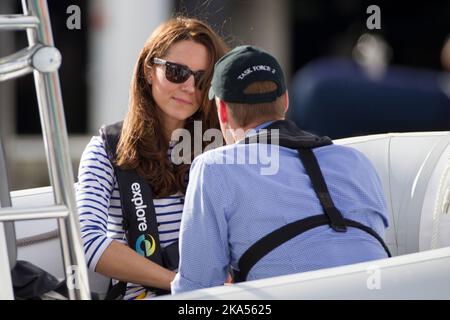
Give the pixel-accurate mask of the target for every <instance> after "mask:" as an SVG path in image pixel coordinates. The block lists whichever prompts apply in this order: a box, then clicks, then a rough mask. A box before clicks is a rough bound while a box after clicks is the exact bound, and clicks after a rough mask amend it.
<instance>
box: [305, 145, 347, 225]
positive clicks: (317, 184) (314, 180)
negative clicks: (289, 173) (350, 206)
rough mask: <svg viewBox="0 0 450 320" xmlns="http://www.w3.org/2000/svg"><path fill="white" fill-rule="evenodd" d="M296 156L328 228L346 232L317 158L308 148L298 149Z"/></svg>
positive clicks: (342, 219)
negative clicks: (323, 213) (327, 222)
mask: <svg viewBox="0 0 450 320" xmlns="http://www.w3.org/2000/svg"><path fill="white" fill-rule="evenodd" d="M297 152H298V156H299V158H300V160H301V161H302V163H303V166H304V167H305V171H306V173H307V174H308V176H309V178H310V180H311V184H312V186H313V189H314V191H315V192H316V195H317V197H318V198H319V201H320V204H321V206H322V208H323V210H324V212H325V214H326V215H327V216H328V218H329V219H330V226H331V227H332V228H333V230H334V231H337V232H346V231H347V228H346V226H345V223H344V218H343V217H342V214H341V213H340V212H339V210H338V209H337V208H336V207H335V205H334V202H333V199H331V196H330V192H329V191H328V187H327V184H326V183H325V179H324V178H323V174H322V171H321V170H320V166H319V163H318V162H317V158H316V156H315V155H314V153H313V151H312V150H311V149H309V148H300V149H298V150H297Z"/></svg>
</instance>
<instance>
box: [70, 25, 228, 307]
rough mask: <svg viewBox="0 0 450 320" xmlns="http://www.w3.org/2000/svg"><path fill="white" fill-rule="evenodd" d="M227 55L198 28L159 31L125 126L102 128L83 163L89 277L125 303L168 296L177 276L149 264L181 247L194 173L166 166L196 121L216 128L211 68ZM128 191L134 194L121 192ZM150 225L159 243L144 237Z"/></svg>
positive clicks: (140, 64) (81, 197)
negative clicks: (106, 282) (102, 279)
mask: <svg viewBox="0 0 450 320" xmlns="http://www.w3.org/2000/svg"><path fill="white" fill-rule="evenodd" d="M226 51H227V46H226V45H225V43H224V42H223V40H222V39H221V38H220V37H219V36H218V35H217V34H216V33H214V31H213V30H212V29H211V28H210V27H209V26H208V25H207V24H205V23H203V22H201V21H199V20H197V19H190V18H184V17H179V18H174V19H170V20H169V21H167V22H165V23H163V24H162V25H160V26H159V27H158V28H157V29H156V30H155V31H154V32H153V33H152V35H151V36H150V38H149V39H148V40H147V41H146V43H145V45H144V47H143V49H142V51H141V53H140V54H139V58H138V61H137V63H136V67H135V71H134V75H133V78H132V81H131V86H130V99H129V110H128V113H127V115H126V118H125V120H124V121H123V124H122V123H119V124H116V125H114V126H109V127H105V128H103V130H102V131H101V133H102V135H101V136H96V137H93V138H92V140H91V141H90V142H89V144H88V145H87V147H86V149H85V151H84V153H83V155H82V158H81V162H80V167H79V174H78V183H77V193H76V195H77V207H78V210H79V214H80V225H81V234H82V238H83V242H84V251H85V255H86V261H87V264H88V267H89V268H90V269H91V270H94V271H96V272H98V273H101V274H103V275H106V276H108V277H110V278H112V279H116V280H115V281H114V282H115V283H117V281H120V282H119V284H120V283H121V284H124V286H122V287H123V288H122V289H120V290H119V291H121V292H120V295H122V296H123V298H124V299H136V298H144V297H148V296H151V295H154V294H155V292H156V291H157V290H158V289H163V290H170V282H171V281H172V280H173V278H174V276H175V273H174V271H173V270H169V269H168V268H165V267H164V266H166V265H167V264H166V263H165V261H166V260H167V259H166V258H164V256H160V257H159V260H158V259H157V258H155V257H157V253H158V251H160V250H159V249H160V248H162V250H161V251H164V250H163V249H164V248H170V246H171V245H172V244H173V243H176V242H177V241H178V233H179V227H180V221H181V212H182V209H183V202H184V192H185V190H186V185H187V174H188V171H189V167H190V165H189V163H182V164H174V163H173V162H172V161H171V159H172V157H171V156H170V154H171V150H172V148H173V147H174V145H175V144H176V143H177V142H178V141H173V140H171V139H172V134H173V132H174V131H175V130H177V129H186V130H188V131H189V132H191V133H193V128H194V121H201V123H202V130H203V131H205V130H207V129H209V128H218V122H217V118H216V117H217V116H216V113H215V112H214V110H213V109H212V108H213V105H212V102H211V101H209V100H208V97H207V95H208V94H207V89H208V88H209V84H210V81H211V77H212V73H213V68H214V63H215V62H216V61H217V60H218V59H219V58H220V57H221V56H223V55H224V54H225V52H226ZM108 130H109V131H108ZM111 137H113V138H112V140H111V141H115V142H116V143H114V142H113V143H112V144H111V143H110V141H109V139H110V138H111ZM114 139H116V140H114ZM193 151H195V149H194V150H193ZM193 153H194V152H192V154H191V156H190V157H188V158H190V159H192V158H193V157H194V154H193ZM121 177H125V178H121ZM127 179H128V180H127ZM133 179H135V180H136V181H140V180H139V179H142V181H144V183H141V184H137V183H136V182H135V180H133ZM118 181H119V182H120V183H118ZM122 181H125V182H123V183H122ZM130 181H131V182H130ZM126 183H129V185H128V186H129V188H131V190H129V189H127V190H125V189H123V188H124V185H125V186H126V185H127V184H126ZM147 186H148V187H149V189H145V188H147ZM124 190H125V191H124ZM146 190H147V191H149V192H147V191H146ZM128 193H129V194H128ZM149 194H150V198H148V197H149ZM145 199H150V201H151V203H150V204H149V205H147V204H144V203H145V201H146V200H145ZM148 207H152V208H151V209H154V210H153V211H152V210H150V211H149V212H150V213H149V212H147V211H148V209H149V208H148ZM146 210H147V211H146ZM129 212H131V215H129V214H128V213H129ZM130 216H134V217H132V218H127V217H130ZM154 216H156V220H155V225H156V226H157V227H155V228H154V230H156V229H157V231H155V232H156V235H154V234H153V235H152V234H151V232H150V231H151V226H150V225H151V221H150V220H151V219H154ZM133 219H134V220H133ZM133 227H135V228H136V232H141V233H142V234H139V233H138V236H139V235H140V236H139V237H137V236H133V232H134V231H133V232H132V231H131V229H132V228H133ZM133 237H134V238H133ZM155 239H156V240H155ZM176 251H177V250H176ZM155 259H156V260H155ZM161 259H162V261H161ZM116 288H117V286H116ZM153 289H155V290H153Z"/></svg>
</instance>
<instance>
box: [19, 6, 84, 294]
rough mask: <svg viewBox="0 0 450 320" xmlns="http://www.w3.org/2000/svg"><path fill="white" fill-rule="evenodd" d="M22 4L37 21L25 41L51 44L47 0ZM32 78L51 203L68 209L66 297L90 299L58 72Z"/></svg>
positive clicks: (63, 231) (63, 235) (63, 226)
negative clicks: (36, 24)
mask: <svg viewBox="0 0 450 320" xmlns="http://www.w3.org/2000/svg"><path fill="white" fill-rule="evenodd" d="M22 7H23V11H24V14H25V15H28V16H35V17H37V18H38V20H39V21H40V24H39V26H38V27H37V28H36V29H27V35H28V42H29V45H30V46H33V45H35V44H37V43H41V44H43V45H44V46H48V47H53V46H54V43H53V36H52V30H51V25H50V17H49V12H48V7H47V2H46V1H43V0H22ZM34 80H35V84H36V92H37V96H38V104H39V111H40V118H41V125H42V132H43V136H44V144H45V151H46V157H47V162H48V164H49V175H50V181H51V184H52V186H53V190H54V195H55V203H56V205H65V206H67V208H68V211H69V215H68V216H67V217H66V218H59V219H58V225H59V229H60V239H61V247H62V253H63V263H64V268H65V270H64V271H65V273H66V279H68V280H69V279H75V286H72V285H68V288H69V298H70V299H90V292H89V283H88V274H87V269H86V261H85V257H84V251H83V247H82V242H81V237H80V225H79V221H78V213H77V208H76V203H75V195H74V189H73V181H74V177H73V171H72V164H71V161H70V156H69V147H68V145H69V143H68V138H67V129H66V123H65V117H64V109H63V103H62V96H61V88H60V82H59V76H58V72H57V70H54V71H52V72H44V73H43V72H39V71H37V70H35V71H34ZM73 270H76V272H75V274H72V271H73ZM68 284H69V283H68Z"/></svg>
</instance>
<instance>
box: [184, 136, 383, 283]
mask: <svg viewBox="0 0 450 320" xmlns="http://www.w3.org/2000/svg"><path fill="white" fill-rule="evenodd" d="M252 148H254V150H252V151H250V149H252ZM255 148H258V151H259V152H256V151H255V150H256V149H255ZM266 148H269V146H268V145H257V144H250V145H245V144H234V145H229V146H226V147H222V148H219V149H216V150H212V151H210V152H207V153H205V154H203V155H201V156H200V157H199V158H197V159H196V160H195V161H194V164H193V167H192V169H191V175H190V176H191V179H193V180H196V179H200V180H201V181H195V182H194V181H192V180H191V183H190V186H191V185H192V186H197V187H196V188H198V190H195V191H194V192H192V191H193V190H191V192H189V191H188V193H187V194H188V195H191V197H189V198H188V197H187V198H186V202H185V212H184V213H185V214H187V215H189V216H190V218H189V219H187V220H186V223H184V222H182V223H184V228H187V229H189V227H190V225H191V226H192V225H196V228H197V229H198V228H199V226H198V225H199V224H201V225H202V226H203V227H202V229H203V230H205V233H202V234H201V235H200V234H197V236H198V237H199V238H196V235H195V234H193V233H190V236H191V237H192V238H191V237H190V238H189V239H187V238H185V241H188V242H189V243H197V246H195V249H193V250H194V251H197V250H198V251H199V252H202V255H203V256H205V257H210V261H211V263H212V264H213V266H215V267H216V269H215V268H211V265H210V266H209V267H208V270H214V271H212V272H217V274H218V275H212V274H207V273H208V272H210V271H205V270H202V267H201V265H198V266H197V265H196V262H195V261H194V259H195V258H194V257H195V254H194V252H192V254H193V256H192V259H190V258H186V259H184V261H181V265H180V274H181V275H183V269H184V268H194V269H195V268H198V270H199V273H198V278H197V279H191V280H192V281H193V282H197V283H199V284H201V286H211V285H218V284H220V281H222V279H221V277H222V274H221V273H223V272H224V271H223V263H228V262H230V263H231V265H232V266H233V267H234V268H237V264H238V261H239V258H240V257H241V256H242V254H243V253H244V252H245V251H246V250H247V249H248V248H249V247H250V246H251V245H252V244H254V243H255V242H256V241H257V240H259V239H260V238H262V237H263V236H265V235H267V234H269V233H271V232H272V231H274V230H276V229H278V228H280V227H282V226H284V225H286V224H288V223H291V222H294V221H296V220H299V219H303V218H306V217H308V216H312V215H319V214H323V209H322V207H321V206H320V202H319V200H318V198H317V196H316V194H315V192H314V191H313V189H312V187H311V181H310V179H309V177H308V176H307V174H306V172H305V170H304V168H303V165H302V163H301V162H300V160H299V158H298V154H297V151H296V150H292V149H287V148H284V147H277V146H270V148H271V151H272V152H276V151H277V150H278V148H279V154H278V156H279V158H278V159H277V157H273V156H272V157H271V160H272V161H273V160H274V159H275V160H278V161H279V163H278V164H274V163H271V164H270V166H271V167H272V169H273V168H274V166H277V165H278V167H277V169H278V170H277V173H276V174H273V175H262V174H261V172H262V169H263V168H266V169H267V168H268V166H269V164H268V162H264V161H265V160H267V159H268V158H267V157H264V156H262V157H260V156H257V157H256V159H257V161H258V162H255V161H254V160H255V157H253V158H252V157H251V156H250V154H253V156H254V155H255V154H259V155H266V154H272V155H275V154H276V153H271V152H268V151H267V149H266ZM249 151H250V152H249ZM314 154H315V155H316V157H317V159H318V162H319V165H320V167H321V170H322V173H323V176H324V178H325V181H326V183H327V186H328V189H329V191H330V194H331V197H332V199H333V201H334V203H335V206H336V207H337V208H338V209H339V210H340V211H341V212H342V214H343V216H344V218H347V219H352V220H355V221H357V222H360V223H362V224H364V225H366V226H368V227H371V228H372V229H373V230H374V231H375V232H377V233H378V234H379V235H380V236H381V237H383V235H384V228H385V226H387V218H386V217H387V215H386V213H387V209H386V204H385V200H384V195H383V190H382V188H381V184H380V181H379V178H378V176H377V174H376V172H375V170H374V168H373V167H372V165H371V164H370V162H369V160H368V159H366V158H365V157H364V156H363V155H362V154H361V153H359V152H358V151H356V150H353V149H350V148H347V147H342V146H336V145H330V146H325V147H320V148H316V149H314ZM238 155H239V156H238ZM237 159H240V161H241V162H245V164H237V163H239V162H238V160H237ZM250 159H253V161H254V162H251V160H250ZM251 163H257V164H251ZM266 171H267V170H266ZM271 171H272V172H273V170H271ZM205 199H206V201H205ZM208 199H209V200H208ZM200 202H201V203H202V205H201V204H200ZM191 208H202V210H201V211H196V212H189V210H190V209H191ZM191 214H192V215H191ZM200 237H202V238H200ZM204 237H206V238H204ZM228 245H229V251H228ZM186 247H187V246H186ZM187 250H189V249H187ZM188 256H190V254H185V255H184V257H188ZM386 256H387V255H386V252H385V251H384V249H383V247H382V246H381V245H380V243H379V242H378V241H377V240H376V239H375V238H374V237H372V236H370V235H369V234H367V233H366V232H364V231H361V230H359V229H354V228H348V231H347V232H346V233H337V232H335V231H333V230H332V229H331V228H330V227H329V226H321V227H317V228H315V229H312V230H309V231H307V232H305V233H304V234H302V235H300V236H297V237H296V238H294V239H292V240H290V241H288V242H286V243H285V244H282V245H281V246H279V247H278V248H276V249H274V250H273V251H272V252H270V253H269V254H267V255H266V256H265V257H263V258H262V259H261V260H260V261H259V262H258V263H257V264H256V265H255V266H254V267H253V268H252V269H251V271H250V273H249V275H248V277H247V280H254V279H261V278H267V277H271V276H276V275H283V274H290V273H297V272H304V271H310V270H316V269H321V268H327V267H333V266H338V265H344V264H350V263H357V262H362V261H367V260H373V259H380V258H385V257H386ZM227 259H229V261H226V260H227ZM200 270H202V271H200ZM189 274H190V277H191V278H192V277H193V275H194V274H195V273H192V272H190V273H189ZM194 277H197V276H194ZM211 277H212V278H214V279H217V281H218V283H206V282H203V281H206V279H210V278H211ZM204 279H205V280H204Z"/></svg>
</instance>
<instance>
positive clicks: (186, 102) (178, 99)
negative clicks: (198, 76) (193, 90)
mask: <svg viewBox="0 0 450 320" xmlns="http://www.w3.org/2000/svg"><path fill="white" fill-rule="evenodd" d="M173 99H174V100H175V101H177V102H179V103H182V104H189V105H191V104H192V103H191V102H190V101H188V100H184V99H180V98H173Z"/></svg>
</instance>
